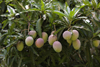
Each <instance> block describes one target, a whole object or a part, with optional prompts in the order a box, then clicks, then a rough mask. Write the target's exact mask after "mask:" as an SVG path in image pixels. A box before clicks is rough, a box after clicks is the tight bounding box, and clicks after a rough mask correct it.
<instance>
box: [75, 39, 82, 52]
mask: <svg viewBox="0 0 100 67" xmlns="http://www.w3.org/2000/svg"><path fill="white" fill-rule="evenodd" d="M73 47H74V49H75V50H78V49H79V48H80V47H81V42H80V40H79V39H76V40H75V41H73Z"/></svg>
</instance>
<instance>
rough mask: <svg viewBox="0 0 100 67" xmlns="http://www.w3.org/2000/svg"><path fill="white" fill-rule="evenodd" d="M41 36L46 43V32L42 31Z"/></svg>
mask: <svg viewBox="0 0 100 67" xmlns="http://www.w3.org/2000/svg"><path fill="white" fill-rule="evenodd" d="M42 38H43V40H44V43H46V41H47V39H48V34H47V33H46V32H42Z"/></svg>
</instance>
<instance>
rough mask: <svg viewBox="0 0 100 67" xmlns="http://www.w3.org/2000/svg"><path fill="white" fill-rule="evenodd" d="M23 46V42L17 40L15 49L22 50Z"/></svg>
mask: <svg viewBox="0 0 100 67" xmlns="http://www.w3.org/2000/svg"><path fill="white" fill-rule="evenodd" d="M23 48H24V43H23V42H22V41H19V42H18V44H17V50H18V51H22V50H23Z"/></svg>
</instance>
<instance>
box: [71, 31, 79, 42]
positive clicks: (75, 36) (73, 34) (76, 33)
mask: <svg viewBox="0 0 100 67" xmlns="http://www.w3.org/2000/svg"><path fill="white" fill-rule="evenodd" d="M78 37H79V33H78V31H77V30H73V31H72V37H71V40H73V41H74V40H76V39H77V38H78Z"/></svg>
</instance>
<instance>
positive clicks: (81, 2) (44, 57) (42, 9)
mask: <svg viewBox="0 0 100 67" xmlns="http://www.w3.org/2000/svg"><path fill="white" fill-rule="evenodd" d="M74 29H76V30H78V32H79V40H80V41H81V48H80V49H79V50H75V49H74V48H73V46H72V45H71V46H69V44H68V43H67V42H66V41H65V40H64V39H63V37H62V33H63V32H64V31H65V30H74ZM29 30H36V32H37V34H38V35H37V37H36V38H35V39H34V41H35V40H36V39H37V38H39V37H42V32H47V33H48V35H50V33H51V32H52V31H54V30H55V31H56V32H55V33H54V34H57V37H58V41H60V42H61V44H62V51H61V52H60V53H56V52H55V51H54V50H53V48H52V46H51V45H49V43H48V42H46V43H45V44H44V46H43V47H42V48H37V47H36V46H35V43H34V44H33V45H32V46H30V47H28V46H26V44H25V38H26V37H27V36H28V31H29ZM95 39H98V40H100V0H0V67H99V66H100V57H99V56H100V46H99V47H94V46H93V44H92V42H93V40H95ZM18 41H23V42H24V49H23V50H22V51H18V50H17V48H16V45H17V43H18Z"/></svg>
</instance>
